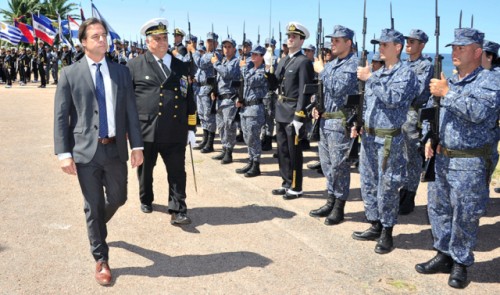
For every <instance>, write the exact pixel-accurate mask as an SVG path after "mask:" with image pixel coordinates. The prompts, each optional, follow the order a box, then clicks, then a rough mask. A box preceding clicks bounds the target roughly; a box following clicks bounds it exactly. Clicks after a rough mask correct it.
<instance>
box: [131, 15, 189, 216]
mask: <svg viewBox="0 0 500 295" xmlns="http://www.w3.org/2000/svg"><path fill="white" fill-rule="evenodd" d="M167 27H168V21H167V20H166V19H163V18H156V19H152V20H150V21H148V22H146V24H144V25H143V26H142V28H141V34H142V35H145V36H146V44H147V46H148V51H147V52H146V53H145V54H143V55H140V56H138V57H136V58H134V59H132V60H131V61H130V62H129V63H128V65H127V66H128V67H129V69H130V73H131V75H132V81H133V83H134V89H135V95H136V98H137V110H138V112H139V120H140V124H141V129H142V135H143V139H144V164H143V165H142V166H140V167H139V169H138V177H139V186H140V188H139V190H140V200H141V210H142V211H143V212H144V213H150V212H152V210H153V207H152V202H153V200H154V194H153V168H154V166H155V165H156V160H157V158H158V154H160V155H161V157H162V159H163V162H164V163H165V166H166V168H167V174H168V184H169V193H168V211H169V213H171V214H172V220H171V223H172V224H189V223H191V220H190V218H189V217H188V216H187V206H186V202H185V200H186V170H185V168H184V165H185V153H186V142H189V143H191V144H192V145H195V134H194V131H195V128H196V105H195V102H194V99H193V93H192V89H191V87H190V85H189V84H188V74H189V73H188V67H187V64H185V63H183V62H182V61H180V60H179V59H177V58H174V57H173V56H172V55H171V54H170V53H168V52H167V51H168V35H167V33H168V32H167Z"/></svg>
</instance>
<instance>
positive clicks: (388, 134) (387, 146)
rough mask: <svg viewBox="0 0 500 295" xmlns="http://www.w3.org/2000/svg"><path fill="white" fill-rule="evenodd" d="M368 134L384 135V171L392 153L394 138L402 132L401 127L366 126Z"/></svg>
mask: <svg viewBox="0 0 500 295" xmlns="http://www.w3.org/2000/svg"><path fill="white" fill-rule="evenodd" d="M363 129H364V130H365V131H366V133H367V134H368V135H372V136H377V137H384V138H385V140H384V158H383V160H382V171H385V168H386V167H387V161H388V160H389V156H390V154H391V145H392V138H393V137H395V136H398V135H400V134H401V128H391V129H381V128H370V127H367V126H365V127H364V128H363Z"/></svg>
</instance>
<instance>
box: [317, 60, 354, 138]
mask: <svg viewBox="0 0 500 295" xmlns="http://www.w3.org/2000/svg"><path fill="white" fill-rule="evenodd" d="M357 68H358V59H357V58H356V57H355V56H354V54H352V53H351V54H349V55H348V56H346V57H345V58H344V59H342V60H340V59H338V58H336V59H335V60H333V61H331V62H329V63H327V64H326V65H325V68H324V70H323V71H321V73H319V78H320V79H321V80H322V81H323V91H324V96H325V112H328V113H331V112H337V111H340V110H341V109H343V107H344V106H345V103H346V100H347V95H350V94H356V93H358V83H357V81H358V79H357V73H356V71H357ZM320 126H321V127H323V128H326V129H330V130H339V131H340V130H342V129H345V127H344V124H343V122H342V120H341V119H329V120H321V125H320Z"/></svg>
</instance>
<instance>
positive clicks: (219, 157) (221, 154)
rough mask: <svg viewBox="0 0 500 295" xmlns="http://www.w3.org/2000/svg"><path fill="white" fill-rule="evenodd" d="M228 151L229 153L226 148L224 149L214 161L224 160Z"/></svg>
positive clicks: (214, 157)
mask: <svg viewBox="0 0 500 295" xmlns="http://www.w3.org/2000/svg"><path fill="white" fill-rule="evenodd" d="M226 151H227V150H226V148H225V147H223V148H222V151H221V152H220V153H219V154H218V155H216V156H213V157H212V159H214V160H222V159H223V158H224V156H225V155H226Z"/></svg>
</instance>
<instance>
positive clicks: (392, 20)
mask: <svg viewBox="0 0 500 295" xmlns="http://www.w3.org/2000/svg"><path fill="white" fill-rule="evenodd" d="M391 30H394V18H393V17H392V1H391Z"/></svg>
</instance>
